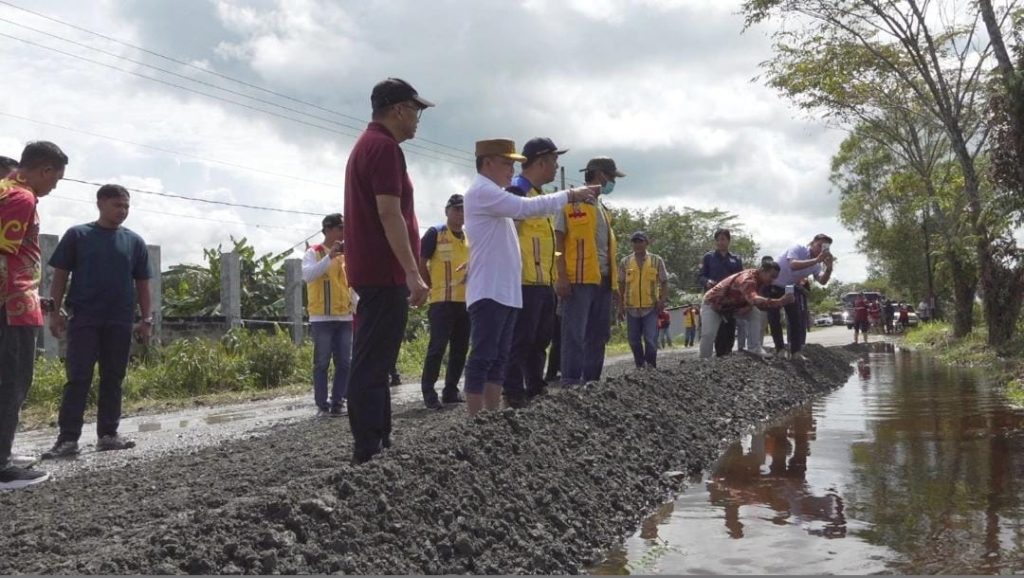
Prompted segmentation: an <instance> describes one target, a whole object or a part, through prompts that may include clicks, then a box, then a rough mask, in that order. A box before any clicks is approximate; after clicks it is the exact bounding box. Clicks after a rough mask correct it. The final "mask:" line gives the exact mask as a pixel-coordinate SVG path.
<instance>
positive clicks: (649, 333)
mask: <svg viewBox="0 0 1024 578" xmlns="http://www.w3.org/2000/svg"><path fill="white" fill-rule="evenodd" d="M629 240H630V242H631V243H632V245H633V253H632V254H630V255H626V256H625V257H623V258H622V261H621V262H620V263H619V287H618V290H619V292H620V293H621V295H622V302H623V313H622V316H624V317H625V318H626V334H627V336H628V339H629V348H630V349H631V350H632V352H633V363H634V364H635V365H636V367H637V369H643V368H645V367H646V368H650V369H654V368H656V367H658V315H659V314H661V313H663V312H665V299H666V298H667V296H668V271H667V270H666V269H665V260H664V259H662V258H661V257H659V256H658V255H655V254H654V253H651V252H649V251H648V250H647V248H648V245H649V243H650V240H649V239H648V238H647V233H645V232H643V231H637V232H635V233H633V235H632V236H631V237H630V239H629Z"/></svg>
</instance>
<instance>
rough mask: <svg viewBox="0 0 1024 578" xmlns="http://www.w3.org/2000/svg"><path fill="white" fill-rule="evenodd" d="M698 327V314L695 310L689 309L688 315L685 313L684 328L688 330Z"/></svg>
mask: <svg viewBox="0 0 1024 578" xmlns="http://www.w3.org/2000/svg"><path fill="white" fill-rule="evenodd" d="M696 326H697V314H696V313H695V312H694V311H693V309H689V310H687V311H686V313H683V327H686V328H687V329H689V328H691V327H696Z"/></svg>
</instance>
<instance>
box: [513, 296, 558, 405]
mask: <svg viewBox="0 0 1024 578" xmlns="http://www.w3.org/2000/svg"><path fill="white" fill-rule="evenodd" d="M554 325H555V292H554V290H553V289H552V288H551V287H550V286H546V285H523V308H522V309H520V310H519V314H518V316H517V317H516V327H515V332H514V334H513V337H512V351H511V353H510V354H509V359H508V364H507V365H506V366H505V382H504V384H503V389H504V392H505V395H509V396H522V395H531V396H532V395H537V394H539V393H540V392H541V391H543V390H544V387H545V386H546V385H547V384H546V383H545V382H544V351H545V350H546V349H547V348H548V344H549V343H550V342H551V333H552V331H553V330H554ZM524 381H525V387H524Z"/></svg>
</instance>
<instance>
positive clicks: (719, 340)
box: [715, 316, 736, 357]
mask: <svg viewBox="0 0 1024 578" xmlns="http://www.w3.org/2000/svg"><path fill="white" fill-rule="evenodd" d="M734 343H736V319H735V318H734V317H732V316H730V317H729V318H728V319H726V318H724V317H723V318H722V324H721V325H719V326H718V334H717V335H715V355H717V356H718V357H722V356H723V355H729V354H730V353H732V346H733V344H734Z"/></svg>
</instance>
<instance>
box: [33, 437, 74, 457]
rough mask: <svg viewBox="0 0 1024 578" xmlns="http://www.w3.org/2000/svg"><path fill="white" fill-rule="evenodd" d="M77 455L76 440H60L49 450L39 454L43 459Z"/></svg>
mask: <svg viewBox="0 0 1024 578" xmlns="http://www.w3.org/2000/svg"><path fill="white" fill-rule="evenodd" d="M77 455H78V442H73V441H61V440H57V443H55V444H53V447H52V448H50V451H48V452H44V453H43V455H42V456H41V457H42V459H44V460H57V459H60V458H73V457H75V456H77Z"/></svg>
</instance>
